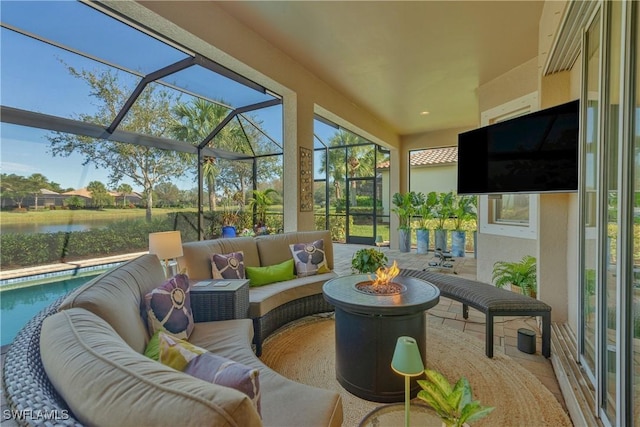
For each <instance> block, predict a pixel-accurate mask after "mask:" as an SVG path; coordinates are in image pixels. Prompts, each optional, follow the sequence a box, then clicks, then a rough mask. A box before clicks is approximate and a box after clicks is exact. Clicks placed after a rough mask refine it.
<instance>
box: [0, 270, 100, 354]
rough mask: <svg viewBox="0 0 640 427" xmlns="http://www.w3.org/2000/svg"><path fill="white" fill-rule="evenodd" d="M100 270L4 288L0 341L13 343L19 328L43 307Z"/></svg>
mask: <svg viewBox="0 0 640 427" xmlns="http://www.w3.org/2000/svg"><path fill="white" fill-rule="evenodd" d="M98 275H99V273H98V274H91V275H85V276H81V277H70V278H67V279H64V280H60V281H56V282H53V283H44V284H41V285H33V286H25V287H22V288H18V289H11V290H6V291H2V292H0V345H6V344H11V342H12V341H13V339H14V338H15V337H16V335H17V334H18V331H20V329H22V327H23V326H24V325H26V324H27V322H28V321H29V320H31V318H32V317H33V316H35V315H36V314H38V313H39V312H40V310H42V309H43V308H45V307H47V306H48V305H49V304H51V303H52V302H54V301H55V300H56V299H58V298H59V297H61V296H62V295H65V294H67V293H68V292H70V291H72V290H74V289H75V288H77V287H79V286H81V285H83V284H85V283H87V282H88V281H89V280H91V279H93V278H94V277H96V276H98Z"/></svg>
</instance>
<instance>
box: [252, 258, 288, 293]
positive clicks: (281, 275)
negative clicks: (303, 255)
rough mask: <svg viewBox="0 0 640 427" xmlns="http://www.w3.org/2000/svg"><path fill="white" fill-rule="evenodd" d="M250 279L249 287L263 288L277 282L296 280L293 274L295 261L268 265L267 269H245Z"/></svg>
mask: <svg viewBox="0 0 640 427" xmlns="http://www.w3.org/2000/svg"><path fill="white" fill-rule="evenodd" d="M244 269H245V272H246V273H247V278H248V279H249V286H262V285H268V284H270V283H275V282H284V281H285V280H291V279H295V278H296V275H295V274H293V259H288V260H286V261H285V262H283V263H280V264H275V265H268V266H266V267H248V266H245V267H244Z"/></svg>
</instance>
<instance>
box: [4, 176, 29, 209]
mask: <svg viewBox="0 0 640 427" xmlns="http://www.w3.org/2000/svg"><path fill="white" fill-rule="evenodd" d="M0 191H1V192H2V197H6V198H9V199H11V200H13V202H14V203H15V204H16V205H18V209H22V202H23V201H24V198H25V197H27V196H28V195H29V194H31V193H32V192H33V184H32V182H30V181H29V180H28V179H27V178H25V177H23V176H20V175H16V174H13V173H12V174H11V175H7V174H6V173H3V174H2V175H0Z"/></svg>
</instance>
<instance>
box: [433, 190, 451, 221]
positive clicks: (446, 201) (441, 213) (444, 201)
mask: <svg viewBox="0 0 640 427" xmlns="http://www.w3.org/2000/svg"><path fill="white" fill-rule="evenodd" d="M429 195H431V193H429ZM453 199H454V195H453V192H449V193H438V194H437V195H436V203H435V205H434V206H433V216H434V218H436V220H437V221H438V222H437V226H436V228H437V229H438V230H444V222H445V221H446V220H447V219H449V217H451V215H452V211H453Z"/></svg>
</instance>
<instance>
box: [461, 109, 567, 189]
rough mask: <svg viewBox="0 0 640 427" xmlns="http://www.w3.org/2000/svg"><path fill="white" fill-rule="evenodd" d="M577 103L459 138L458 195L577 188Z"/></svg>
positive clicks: (476, 130)
mask: <svg viewBox="0 0 640 427" xmlns="http://www.w3.org/2000/svg"><path fill="white" fill-rule="evenodd" d="M579 114H580V106H579V101H577V100H576V101H571V102H568V103H566V104H562V105H558V106H555V107H551V108H547V109H545V110H540V111H536V112H533V113H530V114H527V115H524V116H519V117H515V118H513V119H510V120H505V121H503V122H499V123H495V124H493V125H489V126H485V127H482V128H479V129H474V130H471V131H468V132H464V133H461V134H459V135H458V194H492V193H546V192H574V191H577V190H578V129H579Z"/></svg>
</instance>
